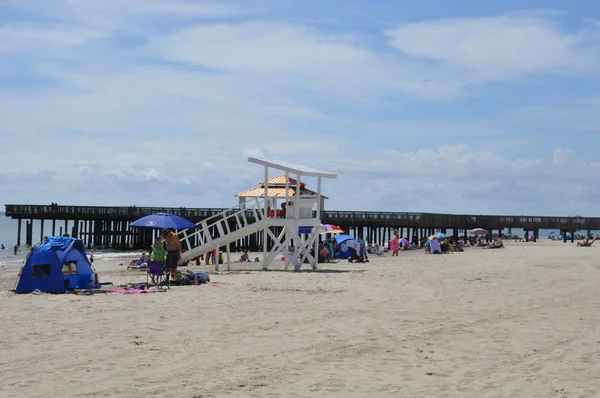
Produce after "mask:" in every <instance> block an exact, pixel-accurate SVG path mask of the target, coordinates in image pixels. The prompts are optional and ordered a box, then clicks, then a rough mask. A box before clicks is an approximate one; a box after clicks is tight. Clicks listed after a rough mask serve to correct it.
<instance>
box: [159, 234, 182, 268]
mask: <svg viewBox="0 0 600 398" xmlns="http://www.w3.org/2000/svg"><path fill="white" fill-rule="evenodd" d="M162 236H163V237H164V238H165V241H166V246H167V258H166V262H165V271H167V272H170V273H175V271H177V265H178V263H179V259H180V258H181V242H180V241H179V237H178V236H177V235H176V234H175V233H174V232H173V231H169V230H168V229H164V230H163V231H162Z"/></svg>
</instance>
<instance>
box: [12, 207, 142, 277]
mask: <svg viewBox="0 0 600 398" xmlns="http://www.w3.org/2000/svg"><path fill="white" fill-rule="evenodd" d="M49 225H50V222H48V221H47V222H46V225H45V231H44V235H45V236H48V235H49V234H51V231H50V230H49V228H50V227H49ZM60 225H61V227H63V228H64V222H61V223H60ZM17 227H18V222H17V220H13V219H11V218H9V217H6V216H5V215H4V213H0V245H4V246H5V249H4V250H0V267H2V266H11V265H12V266H17V265H21V264H22V262H23V260H24V259H25V257H26V256H27V253H28V252H29V251H28V250H27V247H26V246H25V222H23V223H22V224H21V247H20V248H19V250H18V251H17V254H16V255H15V254H14V251H13V247H14V245H16V244H17ZM72 227H73V223H72V222H69V223H68V225H67V231H71V228H72ZM40 229H41V228H40V222H39V221H34V223H33V231H32V233H33V244H34V245H35V244H36V243H37V242H39V241H40V240H41V239H42V238H43V236H40V233H41V231H40ZM56 233H57V234H58V231H57V232H56ZM0 247H1V246H0ZM139 255H140V253H139V251H128V252H123V251H116V250H95V251H94V257H96V258H113V257H114V258H123V257H138V256H139Z"/></svg>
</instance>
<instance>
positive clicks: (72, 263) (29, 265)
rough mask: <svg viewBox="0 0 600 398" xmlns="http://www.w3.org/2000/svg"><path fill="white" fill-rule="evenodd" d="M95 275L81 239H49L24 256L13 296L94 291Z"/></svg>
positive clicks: (97, 284)
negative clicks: (81, 290) (37, 291)
mask: <svg viewBox="0 0 600 398" xmlns="http://www.w3.org/2000/svg"><path fill="white" fill-rule="evenodd" d="M99 287H100V283H98V275H97V274H96V271H95V270H94V268H93V267H92V265H91V264H90V262H89V260H88V258H87V256H86V254H85V247H84V244H83V242H82V241H81V240H79V239H75V238H68V237H50V238H46V240H45V241H43V242H41V243H39V244H38V245H37V246H35V247H34V248H33V249H32V250H31V251H30V252H29V254H28V255H27V258H26V259H25V261H24V263H23V266H22V267H21V272H20V274H19V280H18V281H17V286H16V288H15V292H16V293H31V292H33V291H34V290H36V289H39V290H40V291H41V292H45V293H65V292H66V291H67V290H69V289H97V288H99Z"/></svg>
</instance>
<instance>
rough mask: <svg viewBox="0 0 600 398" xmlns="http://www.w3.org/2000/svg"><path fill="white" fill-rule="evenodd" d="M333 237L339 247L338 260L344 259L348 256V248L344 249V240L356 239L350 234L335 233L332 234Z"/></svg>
mask: <svg viewBox="0 0 600 398" xmlns="http://www.w3.org/2000/svg"><path fill="white" fill-rule="evenodd" d="M333 238H334V239H335V240H336V241H337V243H338V247H339V254H340V257H339V258H340V260H345V259H347V258H349V257H350V250H348V249H346V245H345V244H344V243H345V242H347V241H349V240H356V239H354V238H353V237H352V236H350V235H346V234H337V235H333Z"/></svg>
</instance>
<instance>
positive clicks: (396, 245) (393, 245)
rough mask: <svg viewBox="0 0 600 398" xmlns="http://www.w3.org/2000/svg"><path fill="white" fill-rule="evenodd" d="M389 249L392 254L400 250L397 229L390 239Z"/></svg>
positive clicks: (395, 254) (396, 253)
mask: <svg viewBox="0 0 600 398" xmlns="http://www.w3.org/2000/svg"><path fill="white" fill-rule="evenodd" d="M390 250H391V251H392V256H397V255H398V252H399V251H400V234H399V233H398V230H397V229H395V230H394V237H393V238H392V239H391V240H390Z"/></svg>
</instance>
